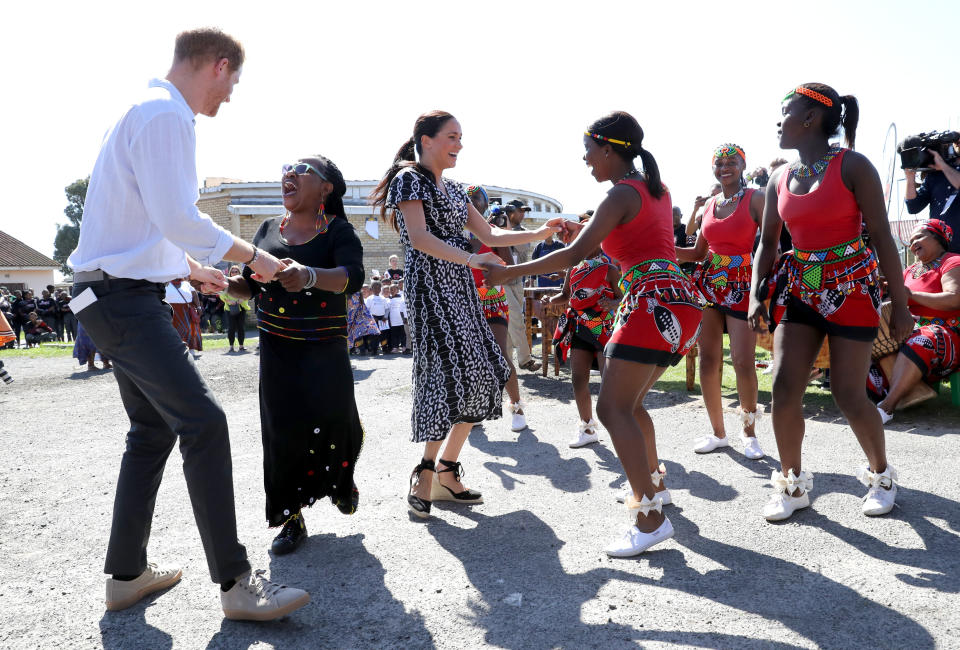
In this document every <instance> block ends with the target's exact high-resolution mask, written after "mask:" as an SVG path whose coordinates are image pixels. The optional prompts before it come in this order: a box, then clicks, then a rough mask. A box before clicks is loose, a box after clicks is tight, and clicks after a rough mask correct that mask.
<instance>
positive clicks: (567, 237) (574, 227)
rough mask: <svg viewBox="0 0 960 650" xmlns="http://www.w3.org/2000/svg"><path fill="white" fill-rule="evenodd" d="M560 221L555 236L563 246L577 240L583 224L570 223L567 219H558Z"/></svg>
mask: <svg viewBox="0 0 960 650" xmlns="http://www.w3.org/2000/svg"><path fill="white" fill-rule="evenodd" d="M551 221H555V219H551ZM560 221H561V224H560V232H559V234H558V235H557V236H558V237H559V238H560V241H562V242H563V243H564V244H569V243H570V242H572V241H573V240H574V239H576V238H577V235H578V234H579V233H580V231H581V230H582V229H583V226H584V224H582V223H578V222H576V221H570V220H569V219H560ZM548 223H549V222H548Z"/></svg>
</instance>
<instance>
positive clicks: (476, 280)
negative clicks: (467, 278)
mask: <svg viewBox="0 0 960 650" xmlns="http://www.w3.org/2000/svg"><path fill="white" fill-rule="evenodd" d="M492 252H493V249H492V248H490V247H489V246H487V245H486V244H484V243H482V242H481V244H480V250H478V251H477V255H483V254H484V253H492ZM497 259H499V257H498V258H497ZM500 261H501V262H502V261H503V260H502V259H501V260H500ZM470 270H471V271H473V284H474V285H475V286H476V287H477V289H479V288H480V287H482V286H483V271H482V270H480V269H470Z"/></svg>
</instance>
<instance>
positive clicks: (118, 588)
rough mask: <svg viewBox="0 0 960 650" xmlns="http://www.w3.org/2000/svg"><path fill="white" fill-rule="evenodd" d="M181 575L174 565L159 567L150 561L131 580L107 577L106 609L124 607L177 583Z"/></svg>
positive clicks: (113, 610)
mask: <svg viewBox="0 0 960 650" xmlns="http://www.w3.org/2000/svg"><path fill="white" fill-rule="evenodd" d="M181 575H182V574H181V573H180V569H177V568H175V567H163V568H160V567H158V566H157V565H156V564H153V563H150V564H147V568H146V570H144V572H143V573H141V574H140V575H139V576H137V577H136V578H134V579H133V580H114V579H113V578H107V609H108V610H110V611H112V612H115V611H117V610H118V609H126V608H127V607H130V606H131V605H134V604H135V603H136V602H137V601H139V600H140V599H141V598H143V597H144V596H147V595H148V594H152V593H153V592H155V591H160V590H161V589H166V588H167V587H169V586H171V585H175V584H177V582H179V581H180V576H181Z"/></svg>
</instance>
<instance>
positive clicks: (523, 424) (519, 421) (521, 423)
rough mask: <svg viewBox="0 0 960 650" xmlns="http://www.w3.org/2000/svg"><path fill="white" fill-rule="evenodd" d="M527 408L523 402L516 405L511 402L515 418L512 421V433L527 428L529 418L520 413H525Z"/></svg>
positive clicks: (511, 410) (511, 409)
mask: <svg viewBox="0 0 960 650" xmlns="http://www.w3.org/2000/svg"><path fill="white" fill-rule="evenodd" d="M525 406H526V404H524V402H523V400H520V401H519V402H517V403H516V404H514V403H513V402H510V412H511V413H513V417H512V418H511V420H510V430H511V431H523V430H524V429H526V428H527V418H526V417H525V416H524V414H523V413H520V412H519V411H523V410H524V407H525Z"/></svg>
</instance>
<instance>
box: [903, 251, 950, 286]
mask: <svg viewBox="0 0 960 650" xmlns="http://www.w3.org/2000/svg"><path fill="white" fill-rule="evenodd" d="M944 254H946V253H944ZM942 259H943V255H941V256H940V257H938V258H937V259H935V260H932V261H931V262H930V263H929V264H924V263H923V262H917V264H915V265H914V267H913V270H912V271H911V272H910V275H911V276H912V277H913V279H914V280H919V279H920V278H922V277H923V275H924V274H925V273H926V272H927V271H932V270H934V269H938V268H940V261H941V260H942Z"/></svg>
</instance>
